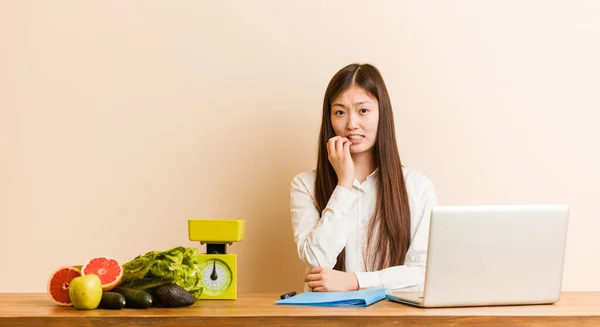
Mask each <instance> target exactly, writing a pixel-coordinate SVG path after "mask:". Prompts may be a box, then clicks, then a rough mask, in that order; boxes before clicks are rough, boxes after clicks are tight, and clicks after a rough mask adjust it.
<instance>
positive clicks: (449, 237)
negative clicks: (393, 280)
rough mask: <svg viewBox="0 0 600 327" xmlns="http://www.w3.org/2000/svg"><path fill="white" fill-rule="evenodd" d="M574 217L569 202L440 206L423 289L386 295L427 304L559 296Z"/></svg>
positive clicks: (549, 299)
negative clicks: (569, 223)
mask: <svg viewBox="0 0 600 327" xmlns="http://www.w3.org/2000/svg"><path fill="white" fill-rule="evenodd" d="M568 219H569V207H568V206H567V205H527V206H438V207H435V208H434V209H432V212H431V222H430V228H429V241H428V242H429V245H428V249H427V265H426V268H425V269H426V271H425V284H424V289H423V292H422V293H408V292H402V291H401V290H390V291H388V292H387V293H386V298H387V299H388V300H391V301H396V302H400V303H404V304H409V305H413V306H418V307H423V308H433V307H463V306H494V305H524V304H552V303H556V302H558V301H559V300H560V293H561V286H562V276H563V266H564V259H565V248H566V240H567V224H568Z"/></svg>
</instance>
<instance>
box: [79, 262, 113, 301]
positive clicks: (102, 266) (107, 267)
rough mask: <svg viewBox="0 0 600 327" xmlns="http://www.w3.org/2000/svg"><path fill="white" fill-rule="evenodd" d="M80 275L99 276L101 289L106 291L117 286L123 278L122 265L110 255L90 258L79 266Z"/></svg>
mask: <svg viewBox="0 0 600 327" xmlns="http://www.w3.org/2000/svg"><path fill="white" fill-rule="evenodd" d="M81 273H82V275H89V274H94V275H96V276H98V277H100V281H101V282H102V290H103V291H105V292H107V291H110V290H112V289H113V288H115V287H117V285H119V283H120V282H121V279H122V278H123V267H121V265H120V264H119V263H118V262H117V260H115V259H113V258H110V257H97V258H93V259H90V260H89V261H88V262H86V263H85V264H84V265H83V268H81Z"/></svg>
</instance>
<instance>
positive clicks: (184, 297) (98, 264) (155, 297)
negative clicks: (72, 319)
mask: <svg viewBox="0 0 600 327" xmlns="http://www.w3.org/2000/svg"><path fill="white" fill-rule="evenodd" d="M122 278H123V267H122V266H121V265H119V263H118V262H117V260H115V259H113V258H110V257H97V258H92V259H90V260H89V261H88V262H86V263H85V264H84V265H83V266H63V267H60V268H58V269H57V270H55V271H54V272H53V273H52V274H51V275H50V278H49V280H48V285H47V292H48V296H49V297H50V299H51V300H52V301H53V302H54V303H56V304H57V305H59V306H73V307H74V308H75V309H80V310H85V309H96V308H104V309H122V308H124V307H127V308H138V309H145V308H149V307H151V306H164V307H181V306H188V305H191V304H193V303H194V302H195V299H194V297H193V296H192V295H191V294H190V293H189V292H187V291H186V290H185V289H183V288H182V287H181V286H179V285H176V284H173V283H168V284H163V285H160V286H158V287H156V288H154V289H152V290H148V291H145V290H139V289H133V288H128V287H119V283H120V282H121V280H122Z"/></svg>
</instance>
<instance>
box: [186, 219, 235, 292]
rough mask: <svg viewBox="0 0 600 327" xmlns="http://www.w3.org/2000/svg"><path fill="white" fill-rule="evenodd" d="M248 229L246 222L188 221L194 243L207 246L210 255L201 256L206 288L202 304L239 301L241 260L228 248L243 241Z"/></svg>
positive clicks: (204, 288)
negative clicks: (245, 231)
mask: <svg viewBox="0 0 600 327" xmlns="http://www.w3.org/2000/svg"><path fill="white" fill-rule="evenodd" d="M245 227H246V221H245V220H231V219H190V220H188V236H189V239H190V241H199V242H200V244H204V243H206V254H200V269H201V272H202V288H203V291H202V295H201V296H200V300H235V299H236V298H237V279H238V278H237V257H236V255H235V254H227V244H229V245H231V244H233V242H239V241H242V240H243V239H244V230H245Z"/></svg>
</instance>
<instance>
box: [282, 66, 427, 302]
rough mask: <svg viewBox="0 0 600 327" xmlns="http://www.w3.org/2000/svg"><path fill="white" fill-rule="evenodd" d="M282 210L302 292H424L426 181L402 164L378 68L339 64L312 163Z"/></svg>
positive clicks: (295, 181)
mask: <svg viewBox="0 0 600 327" xmlns="http://www.w3.org/2000/svg"><path fill="white" fill-rule="evenodd" d="M290 197H291V199H290V200H291V203H290V209H291V216H292V227H293V231H294V238H295V241H296V244H297V247H298V255H299V256H300V259H302V261H304V262H305V263H306V264H307V265H308V266H309V268H308V270H307V274H306V276H305V282H306V290H312V291H315V292H323V291H329V292H331V291H351V290H359V289H368V288H378V287H384V288H393V289H404V290H406V291H414V292H417V291H422V290H423V282H424V274H425V265H426V259H427V257H426V256H427V241H428V234H429V215H430V212H431V209H432V208H433V207H434V206H436V205H437V198H436V194H435V189H434V186H433V184H432V183H431V181H430V180H429V179H428V178H427V177H425V176H424V175H423V174H421V173H419V172H418V171H416V170H413V169H408V168H405V167H403V166H402V164H401V162H400V156H399V154H398V147H397V143H396V136H395V129H394V117H393V113H392V105H391V103H390V99H389V95H388V92H387V89H386V86H385V83H384V81H383V78H382V77H381V74H380V73H379V71H378V70H377V68H375V67H373V66H371V65H368V64H363V65H359V64H352V65H348V66H346V67H344V68H342V69H341V70H340V71H339V72H337V73H336V74H335V75H334V76H333V78H332V79H331V81H330V82H329V85H328V87H327V90H326V92H325V98H324V100H323V119H322V123H321V132H320V135H319V152H318V161H317V169H316V171H315V170H311V171H306V172H303V173H301V174H298V175H297V176H295V177H294V179H293V181H292V183H291V190H290Z"/></svg>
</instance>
